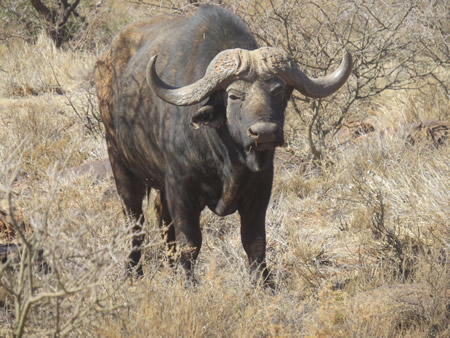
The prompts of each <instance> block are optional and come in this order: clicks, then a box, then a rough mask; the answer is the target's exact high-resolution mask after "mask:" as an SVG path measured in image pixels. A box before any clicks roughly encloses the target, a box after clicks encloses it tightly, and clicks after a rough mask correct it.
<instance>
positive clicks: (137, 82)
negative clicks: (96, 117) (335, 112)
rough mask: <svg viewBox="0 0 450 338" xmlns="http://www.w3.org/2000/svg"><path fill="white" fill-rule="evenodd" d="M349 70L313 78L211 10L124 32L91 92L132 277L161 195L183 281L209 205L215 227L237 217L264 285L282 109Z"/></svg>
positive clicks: (345, 65)
mask: <svg viewBox="0 0 450 338" xmlns="http://www.w3.org/2000/svg"><path fill="white" fill-rule="evenodd" d="M351 68H352V60H351V56H350V54H346V55H345V56H344V58H343V61H342V63H341V65H340V66H339V68H338V69H337V70H336V71H335V72H333V73H332V74H330V75H327V76H325V77H320V78H309V77H307V76H306V75H305V74H304V73H303V72H301V71H300V70H299V69H298V68H297V65H296V64H295V62H294V61H293V60H292V58H291V57H290V56H289V55H288V54H287V53H286V52H284V51H283V50H281V49H278V48H269V47H261V48H258V45H257V43H256V41H255V38H254V37H253V35H252V34H251V33H250V31H249V29H248V27H247V26H246V25H245V24H244V23H243V22H242V21H241V20H240V19H239V18H238V17H236V16H235V15H234V14H232V13H231V12H229V11H227V10H225V9H223V8H221V7H219V6H215V5H204V6H202V7H200V8H199V9H198V10H197V12H196V13H195V15H193V16H192V17H190V18H186V17H182V16H177V15H164V16H157V17H152V18H150V19H148V20H146V21H145V22H141V23H136V24H132V25H130V26H128V27H126V28H125V29H124V30H123V31H122V32H121V33H119V35H118V36H117V37H116V38H115V39H114V41H113V42H112V46H111V48H110V49H109V50H108V51H107V52H106V53H105V54H104V55H103V56H102V57H100V59H99V60H98V62H97V64H96V67H95V84H96V89H97V95H98V98H99V104H100V113H101V117H102V120H103V122H104V125H105V133H106V143H107V147H108V154H109V159H110V162H111V166H112V169H113V172H114V178H115V182H116V186H117V190H118V193H119V195H120V198H121V199H122V201H123V205H124V211H125V213H126V214H127V215H129V216H131V217H133V218H134V219H135V220H136V226H135V227H134V233H133V239H132V251H131V254H130V256H129V265H128V267H129V269H132V270H134V271H136V272H137V273H138V274H139V275H142V267H141V264H140V262H139V261H140V257H141V249H140V246H141V244H142V241H143V235H142V234H141V225H142V224H143V222H144V217H143V214H142V202H143V199H144V197H145V196H146V194H147V193H148V192H149V190H150V189H151V188H154V189H156V190H158V191H159V196H158V198H157V201H158V210H159V217H160V224H165V225H166V226H167V229H168V230H167V236H166V238H167V242H168V244H169V245H170V244H172V248H173V245H174V243H176V245H177V248H178V249H179V252H180V257H179V263H180V264H181V265H182V266H183V267H184V269H185V271H186V273H187V276H188V278H192V273H193V272H192V270H193V263H194V261H195V259H196V258H197V256H198V253H199V251H200V247H201V245H202V235H201V231H200V225H199V219H200V213H201V211H202V210H203V209H204V208H205V206H208V207H209V208H210V209H211V210H212V211H213V212H214V213H216V214H217V215H220V216H224V215H229V214H231V213H234V212H235V211H238V212H239V215H240V220H241V238H242V244H243V247H244V249H245V252H246V253H247V256H248V260H249V263H250V266H251V269H252V270H255V269H259V271H260V273H261V274H262V276H263V278H264V280H265V279H266V278H267V276H268V274H269V272H268V270H267V268H266V263H265V251H266V233H265V224H264V223H265V216H266V209H267V205H268V203H269V198H270V194H271V189H272V180H273V158H274V150H275V147H277V146H280V145H282V144H283V142H284V136H283V124H284V110H285V108H286V104H287V102H288V100H289V98H290V96H291V93H292V91H293V90H294V89H296V90H298V91H299V92H300V93H302V94H303V95H306V96H308V97H313V98H320V97H325V96H328V95H331V94H333V93H334V92H335V91H337V90H338V89H339V88H340V87H341V86H342V85H343V84H344V82H345V81H346V80H347V78H348V76H349V75H350V72H351Z"/></svg>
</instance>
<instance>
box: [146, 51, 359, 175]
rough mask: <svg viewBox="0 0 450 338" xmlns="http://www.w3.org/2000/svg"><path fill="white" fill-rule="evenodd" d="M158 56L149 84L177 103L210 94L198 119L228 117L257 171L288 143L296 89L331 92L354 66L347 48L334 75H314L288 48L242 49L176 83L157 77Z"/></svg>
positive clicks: (214, 121) (231, 130)
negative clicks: (287, 116)
mask: <svg viewBox="0 0 450 338" xmlns="http://www.w3.org/2000/svg"><path fill="white" fill-rule="evenodd" d="M156 58H157V56H154V57H152V58H151V59H150V61H149V63H148V66H147V83H148V85H149V86H150V88H152V90H153V91H154V92H155V94H156V95H157V96H158V97H160V98H161V99H163V100H164V101H166V102H168V103H171V104H174V105H177V106H188V105H194V104H197V103H199V102H201V101H203V100H205V99H208V100H207V102H206V104H204V105H203V107H202V108H200V109H199V110H198V111H197V112H196V113H195V114H194V115H193V117H192V122H193V124H194V125H195V126H198V125H201V124H206V125H209V126H212V127H216V126H218V125H220V124H221V123H222V121H226V125H227V127H228V130H229V133H230V135H231V137H232V138H233V139H234V141H235V142H237V143H238V144H240V145H241V146H242V148H243V150H244V151H246V152H247V163H248V167H249V168H250V169H251V170H252V171H260V170H261V169H262V166H263V164H264V160H263V157H264V152H266V151H268V150H269V151H270V150H273V149H274V148H275V147H276V146H279V145H281V144H283V143H284V137H283V124H284V110H285V108H286V105H287V102H288V100H289V98H290V96H291V93H292V90H293V89H296V90H298V91H299V92H300V93H302V94H303V95H305V96H308V97H312V98H322V97H326V96H329V95H331V94H333V93H334V92H335V91H337V90H338V89H339V88H340V87H341V86H342V85H343V84H344V83H345V81H346V80H347V78H348V76H349V75H350V72H351V69H352V58H351V55H350V54H348V53H346V54H345V55H344V58H343V60H342V62H341V65H340V66H339V68H338V69H336V71H334V72H333V73H332V74H330V75H327V76H324V77H320V78H309V77H307V76H306V75H305V74H304V73H303V72H302V71H300V70H299V69H298V67H297V65H296V64H295V62H294V61H293V60H292V58H291V57H290V56H289V55H288V54H287V53H286V52H284V51H283V50H280V49H277V48H267V47H263V48H259V49H256V50H245V49H239V48H237V49H228V50H225V51H222V52H220V53H219V54H217V55H216V57H215V58H214V59H213V60H212V61H211V62H210V64H209V66H208V68H207V70H206V72H205V75H204V76H203V78H201V79H200V80H198V81H196V82H195V83H192V84H190V85H187V86H184V87H179V88H177V87H172V86H170V85H168V84H167V83H165V82H164V81H162V80H161V79H160V78H159V77H158V75H157V73H156V67H155V64H156Z"/></svg>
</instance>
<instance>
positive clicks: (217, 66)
mask: <svg viewBox="0 0 450 338" xmlns="http://www.w3.org/2000/svg"><path fill="white" fill-rule="evenodd" d="M156 58H157V55H155V56H153V57H152V58H151V59H150V61H149V62H148V65H147V75H146V78H147V84H148V86H149V87H150V88H151V89H152V90H153V91H154V92H155V94H156V95H157V96H158V97H159V98H161V99H163V100H164V101H166V102H169V103H171V104H174V105H177V106H189V105H193V104H196V103H199V102H200V101H202V100H204V99H205V98H206V97H208V96H209V95H211V93H212V92H214V91H215V90H216V89H217V88H218V87H220V86H221V85H222V84H223V83H224V82H225V81H227V80H228V79H229V78H230V77H231V76H233V75H234V74H236V73H237V71H238V69H239V66H240V50H238V49H229V50H225V51H223V52H220V53H219V54H217V55H216V57H215V58H214V59H213V60H212V61H211V62H210V64H209V66H208V68H207V69H206V72H205V75H204V76H203V77H202V78H201V79H200V80H198V81H197V82H194V83H192V84H190V85H187V86H184V87H173V86H171V85H168V84H167V83H165V82H164V81H163V80H161V79H160V78H159V76H158V75H157V74H156V66H155V65H156Z"/></svg>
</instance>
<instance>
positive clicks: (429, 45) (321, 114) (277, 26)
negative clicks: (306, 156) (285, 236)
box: [226, 0, 449, 158]
mask: <svg viewBox="0 0 450 338" xmlns="http://www.w3.org/2000/svg"><path fill="white" fill-rule="evenodd" d="M226 4H227V5H228V6H230V7H231V8H233V9H234V10H235V11H236V12H237V13H238V14H239V15H240V16H242V17H243V18H244V19H245V20H246V21H247V23H248V24H249V25H250V26H251V27H252V30H253V31H254V32H255V33H256V35H257V37H258V38H259V40H260V41H261V42H262V44H265V45H270V46H279V47H281V48H283V49H286V50H287V51H289V52H290V54H291V55H292V56H293V58H294V59H295V61H296V62H297V64H299V65H300V67H301V68H303V69H304V70H306V71H307V72H309V73H310V75H313V76H315V75H321V74H324V73H329V72H330V71H331V70H332V69H333V68H335V67H336V62H338V61H339V60H340V56H341V50H342V49H346V50H348V51H349V52H351V53H352V55H353V57H354V67H353V72H352V76H351V77H350V79H349V81H348V83H347V84H346V85H345V86H344V88H343V89H341V90H340V91H339V92H338V93H337V94H336V95H334V96H333V97H331V98H326V99H321V100H310V99H304V98H301V97H299V96H297V95H294V97H293V100H292V104H293V109H294V111H295V112H296V113H297V114H298V116H299V117H300V118H301V119H302V121H303V122H304V123H305V124H306V125H308V129H307V133H308V138H309V146H310V149H311V152H312V155H313V156H314V157H315V158H321V157H322V156H323V150H326V148H327V145H326V144H325V136H326V135H327V134H328V133H335V132H336V131H338V130H339V128H340V127H341V126H342V122H343V121H344V119H345V118H347V116H348V115H355V113H357V112H358V111H361V110H365V107H366V105H367V104H368V103H369V102H370V101H369V100H370V99H371V98H373V97H377V96H379V95H381V94H382V93H384V92H386V91H399V90H407V89H412V88H423V87H425V86H427V85H428V84H429V82H428V80H430V79H433V80H435V81H437V82H438V83H439V84H440V85H441V86H442V88H443V89H444V90H445V92H448V77H447V75H445V72H444V73H443V72H442V71H443V69H444V67H446V66H448V65H449V60H448V41H447V40H446V39H447V36H448V25H447V24H446V15H447V14H446V13H448V8H447V5H446V4H445V2H443V1H435V2H432V3H430V2H428V1H420V0H418V1H402V2H397V1H387V2H386V1H377V2H373V1H370V2H369V1H366V0H357V1H338V2H336V1H325V2H324V1H320V2H315V1H299V0H293V1H277V0H270V1H264V2H254V1H241V2H234V1H227V2H226Z"/></svg>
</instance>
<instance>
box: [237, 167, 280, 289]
mask: <svg viewBox="0 0 450 338" xmlns="http://www.w3.org/2000/svg"><path fill="white" fill-rule="evenodd" d="M266 174H267V176H263V177H261V180H257V182H256V183H255V184H254V186H255V187H258V188H257V189H258V190H257V191H255V192H254V193H253V194H250V196H249V198H248V199H247V200H246V203H245V205H243V206H242V207H240V208H239V215H240V216H241V241H242V245H243V247H244V250H245V252H246V254H247V257H248V261H249V264H250V270H251V271H252V272H256V273H258V274H259V275H260V277H261V279H262V282H263V285H264V286H268V287H273V283H272V281H271V276H270V271H269V269H268V268H267V264H266V229H265V221H266V210H267V206H268V204H269V199H270V193H271V189H272V177H273V176H272V175H271V172H270V171H269V172H268V173H266Z"/></svg>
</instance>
